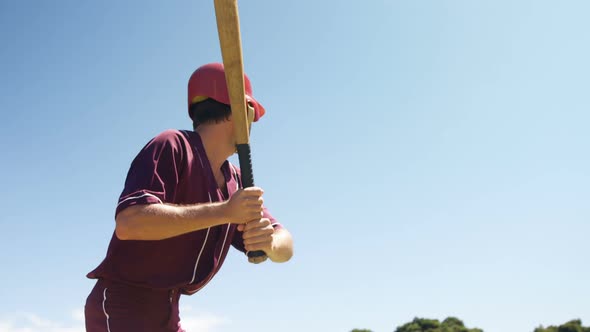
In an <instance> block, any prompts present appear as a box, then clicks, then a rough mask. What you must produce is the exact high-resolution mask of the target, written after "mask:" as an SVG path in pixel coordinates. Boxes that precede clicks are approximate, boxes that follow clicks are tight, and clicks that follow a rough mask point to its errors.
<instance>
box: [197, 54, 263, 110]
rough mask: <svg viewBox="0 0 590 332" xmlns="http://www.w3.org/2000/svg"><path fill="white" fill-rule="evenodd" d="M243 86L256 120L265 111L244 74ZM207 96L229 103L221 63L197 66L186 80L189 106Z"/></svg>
mask: <svg viewBox="0 0 590 332" xmlns="http://www.w3.org/2000/svg"><path fill="white" fill-rule="evenodd" d="M244 87H245V90H246V91H245V92H246V101H247V102H248V103H249V104H250V105H251V106H252V107H253V108H254V121H258V119H260V118H261V117H262V116H263V115H264V113H266V111H265V110H264V107H262V105H260V104H259V103H258V102H257V101H256V99H254V97H252V85H251V84H250V79H249V78H248V76H246V74H244ZM207 98H211V99H215V100H216V101H218V102H220V103H223V104H226V105H229V104H230V101H229V93H228V92H227V84H226V81H225V71H224V70H223V64H222V63H209V64H206V65H203V66H201V67H199V68H197V70H195V71H194V72H193V74H192V75H191V78H190V79H189V81H188V105H189V107H190V105H191V104H193V103H196V102H199V101H203V100H205V99H207ZM189 116H190V113H189Z"/></svg>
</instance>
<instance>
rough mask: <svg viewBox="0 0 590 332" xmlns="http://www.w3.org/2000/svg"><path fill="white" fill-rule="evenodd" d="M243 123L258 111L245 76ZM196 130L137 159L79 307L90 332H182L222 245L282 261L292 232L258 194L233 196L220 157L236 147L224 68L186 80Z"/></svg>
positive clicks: (163, 139) (228, 170)
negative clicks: (191, 300)
mask: <svg viewBox="0 0 590 332" xmlns="http://www.w3.org/2000/svg"><path fill="white" fill-rule="evenodd" d="M244 80H245V87H246V99H247V101H248V119H249V121H250V124H251V123H252V122H255V121H258V120H259V119H260V117H262V116H263V115H264V113H265V110H264V108H263V107H262V105H260V104H259V103H258V102H257V101H256V100H255V99H254V98H253V97H252V87H251V84H250V80H249V79H248V77H247V76H245V77H244ZM188 104H189V107H188V109H189V116H190V117H191V119H192V121H193V129H194V131H187V130H167V131H164V132H162V133H161V134H159V135H158V136H156V137H155V138H153V139H152V140H151V141H150V142H149V143H147V145H146V146H145V147H144V148H143V149H142V150H141V151H140V152H139V154H138V155H137V156H136V157H135V159H134V160H133V162H132V163H131V166H130V168H129V172H128V174H127V178H126V181H125V187H124V189H123V192H122V193H121V196H120V198H119V202H118V205H117V208H116V212H115V220H116V227H115V231H114V233H113V236H112V238H111V242H110V244H109V247H108V250H107V254H106V257H105V258H104V260H103V261H102V263H101V264H100V265H99V266H98V267H97V268H96V269H94V270H93V271H91V272H90V273H89V274H88V275H87V277H88V278H91V279H97V282H96V284H95V286H94V288H93V289H92V291H91V293H90V295H89V296H88V298H87V300H86V305H85V319H86V331H88V332H99V331H100V332H105V331H108V332H123V331H125V332H131V331H149V332H160V331H161V332H164V331H166V332H168V331H173V332H180V331H184V330H183V329H182V328H181V325H180V317H179V310H178V304H179V298H180V295H181V294H184V295H192V294H194V293H196V292H198V291H199V290H200V289H202V288H203V287H205V285H207V283H208V282H209V281H211V279H212V278H213V277H214V276H215V274H216V273H217V272H218V271H219V269H220V268H221V266H222V264H223V262H224V259H225V257H226V255H227V252H228V250H229V247H230V246H233V247H235V248H237V249H238V250H240V251H242V252H245V253H247V252H248V251H256V250H261V251H263V252H264V253H265V254H266V255H265V256H261V257H258V258H249V260H250V261H251V262H252V263H260V262H263V261H265V260H266V259H267V258H268V259H270V260H271V261H273V262H286V261H288V260H289V259H290V258H291V256H292V254H293V241H292V237H291V235H290V233H289V232H288V231H287V229H286V228H284V227H283V226H282V225H281V224H280V223H279V222H277V220H275V219H274V218H273V217H272V216H271V214H270V213H269V212H268V210H267V209H266V207H265V206H264V205H263V198H262V196H263V190H262V189H261V188H258V187H251V188H245V189H240V170H239V169H238V168H237V167H235V166H234V165H232V164H231V163H230V162H229V161H228V160H227V159H228V157H230V156H231V155H232V154H234V153H235V150H236V147H235V139H234V135H233V127H232V126H233V125H232V120H231V109H230V107H229V104H230V102H229V96H228V92H227V86H226V81H225V73H224V70H223V65H222V64H220V63H211V64H206V65H204V66H202V67H199V68H198V69H197V70H195V72H194V73H193V74H192V75H191V77H190V79H189V82H188Z"/></svg>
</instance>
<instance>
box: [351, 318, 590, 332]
mask: <svg viewBox="0 0 590 332" xmlns="http://www.w3.org/2000/svg"><path fill="white" fill-rule="evenodd" d="M350 332H373V331H371V330H368V329H353V330H351V331H350ZM393 332H484V331H483V330H482V329H480V328H467V327H466V326H465V324H463V321H461V320H460V319H458V318H455V317H447V318H446V319H445V320H443V321H442V322H440V321H439V320H438V319H426V318H414V320H412V321H411V322H409V323H406V324H404V325H402V326H398V327H397V328H396V329H395V330H394V331H393ZM533 332H590V327H584V326H582V321H581V320H580V319H574V320H571V321H569V322H567V323H565V324H562V325H559V326H548V327H543V325H541V326H539V327H537V328H535V329H534V331H533Z"/></svg>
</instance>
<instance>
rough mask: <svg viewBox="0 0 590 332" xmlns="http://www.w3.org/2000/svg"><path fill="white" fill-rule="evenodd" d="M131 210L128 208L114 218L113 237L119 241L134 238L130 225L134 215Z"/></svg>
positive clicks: (131, 208)
mask: <svg viewBox="0 0 590 332" xmlns="http://www.w3.org/2000/svg"><path fill="white" fill-rule="evenodd" d="M133 210H134V209H133V207H129V208H127V209H125V210H123V211H121V212H119V214H117V216H116V217H115V223H116V225H115V235H116V236H117V238H118V239H119V240H133V239H134V238H135V234H134V231H133V229H134V228H133V226H132V225H133V219H134V215H136V213H135V211H133Z"/></svg>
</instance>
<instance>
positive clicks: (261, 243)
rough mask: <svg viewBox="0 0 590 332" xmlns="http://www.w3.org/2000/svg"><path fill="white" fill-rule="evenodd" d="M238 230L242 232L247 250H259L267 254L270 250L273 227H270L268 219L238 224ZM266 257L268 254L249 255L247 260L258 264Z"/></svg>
mask: <svg viewBox="0 0 590 332" xmlns="http://www.w3.org/2000/svg"><path fill="white" fill-rule="evenodd" d="M238 231H241V232H243V234H242V238H243V239H244V247H245V248H246V250H247V251H256V250H261V251H264V252H265V253H267V254H268V253H269V252H271V251H272V245H273V234H274V227H272V225H271V223H270V219H268V218H262V219H258V220H252V221H250V222H248V223H246V224H241V225H238ZM267 259H268V255H264V256H259V257H249V258H248V261H249V262H250V263H255V264H258V263H262V262H264V261H266V260H267Z"/></svg>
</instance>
